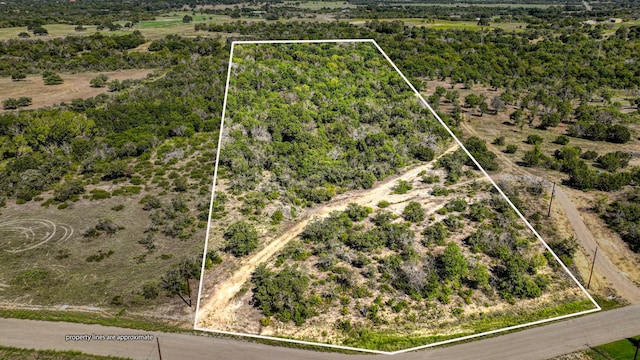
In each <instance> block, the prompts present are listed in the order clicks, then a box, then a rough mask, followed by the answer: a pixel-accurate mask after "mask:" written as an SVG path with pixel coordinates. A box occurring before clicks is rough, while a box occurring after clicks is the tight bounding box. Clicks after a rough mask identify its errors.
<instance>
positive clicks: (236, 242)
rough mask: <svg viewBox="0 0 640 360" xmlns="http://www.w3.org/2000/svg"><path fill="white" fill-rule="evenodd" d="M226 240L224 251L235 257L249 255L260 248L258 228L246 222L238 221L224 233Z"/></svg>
mask: <svg viewBox="0 0 640 360" xmlns="http://www.w3.org/2000/svg"><path fill="white" fill-rule="evenodd" d="M224 238H225V239H226V243H225V248H224V251H226V252H228V253H230V254H231V255H233V256H235V257H240V256H245V255H248V254H249V253H250V252H251V251H253V250H254V249H255V248H256V247H258V232H257V231H256V228H255V227H254V226H253V225H251V224H249V223H247V222H244V221H238V222H236V223H234V224H232V225H231V226H229V228H228V229H227V231H225V233H224Z"/></svg>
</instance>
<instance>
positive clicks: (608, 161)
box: [596, 151, 631, 172]
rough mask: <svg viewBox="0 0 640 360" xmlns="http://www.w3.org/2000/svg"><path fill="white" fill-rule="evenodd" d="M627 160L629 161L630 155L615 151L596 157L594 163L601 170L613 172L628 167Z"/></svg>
mask: <svg viewBox="0 0 640 360" xmlns="http://www.w3.org/2000/svg"><path fill="white" fill-rule="evenodd" d="M629 160H631V154H629V153H626V152H624V151H616V152H612V153H607V154H605V155H602V156H600V157H598V159H597V160H596V162H597V163H598V164H599V165H600V167H601V168H603V169H605V170H607V171H610V172H614V171H616V170H618V169H620V168H625V167H627V166H628V165H629Z"/></svg>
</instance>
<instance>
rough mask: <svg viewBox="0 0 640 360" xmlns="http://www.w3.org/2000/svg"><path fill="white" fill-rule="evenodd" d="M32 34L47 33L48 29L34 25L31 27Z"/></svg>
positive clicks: (41, 34) (40, 34)
mask: <svg viewBox="0 0 640 360" xmlns="http://www.w3.org/2000/svg"><path fill="white" fill-rule="evenodd" d="M33 34H34V35H39V36H43V35H48V34H49V31H48V30H47V29H45V28H43V27H42V26H38V27H35V28H34V29H33Z"/></svg>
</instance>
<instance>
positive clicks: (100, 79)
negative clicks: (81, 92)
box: [89, 74, 108, 88]
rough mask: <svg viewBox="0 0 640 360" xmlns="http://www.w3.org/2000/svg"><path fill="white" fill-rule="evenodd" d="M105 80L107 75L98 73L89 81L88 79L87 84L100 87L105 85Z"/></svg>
mask: <svg viewBox="0 0 640 360" xmlns="http://www.w3.org/2000/svg"><path fill="white" fill-rule="evenodd" d="M107 80H108V77H107V75H105V74H100V75H98V76H96V77H94V78H93V79H91V81H89V84H90V85H91V87H95V88H101V87H105V86H106V85H107Z"/></svg>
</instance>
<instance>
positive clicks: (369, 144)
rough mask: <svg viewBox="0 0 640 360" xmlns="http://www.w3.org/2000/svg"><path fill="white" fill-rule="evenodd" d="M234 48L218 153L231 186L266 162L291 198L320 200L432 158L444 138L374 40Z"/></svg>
mask: <svg viewBox="0 0 640 360" xmlns="http://www.w3.org/2000/svg"><path fill="white" fill-rule="evenodd" d="M234 55H235V59H234V61H235V62H237V63H238V68H237V69H238V70H236V71H235V72H234V73H233V74H232V80H231V83H230V91H229V103H228V113H227V114H228V115H227V116H228V118H227V119H225V134H224V137H225V138H226V139H228V140H227V141H226V142H225V145H224V147H223V148H222V149H221V155H220V156H221V157H220V164H221V165H223V166H224V167H225V168H226V169H228V174H229V177H230V180H231V189H232V190H233V191H236V192H239V191H245V190H253V189H255V187H256V185H257V184H258V183H259V181H260V179H261V178H262V173H263V171H269V172H271V173H272V174H273V175H274V181H273V184H272V186H276V188H275V189H280V190H276V191H279V192H281V194H282V195H286V196H287V197H290V198H292V199H291V200H295V199H296V198H302V199H304V200H305V201H310V202H320V201H326V200H329V199H330V198H331V197H332V196H333V195H335V194H336V192H337V189H338V187H344V188H347V189H354V188H370V187H371V186H372V185H373V182H374V181H375V180H380V179H383V178H385V177H386V176H388V175H389V174H392V173H394V172H395V171H396V170H397V169H398V168H400V167H402V166H405V165H407V164H409V163H411V162H412V161H414V160H422V161H424V160H431V159H432V158H433V156H434V154H435V151H436V150H437V149H438V147H439V145H440V143H441V142H442V141H443V139H446V138H448V136H447V135H446V134H445V132H444V129H443V128H442V126H440V125H439V124H438V123H437V122H436V121H434V119H433V118H432V117H430V116H429V114H428V112H427V111H426V110H425V109H421V108H420V107H419V105H418V104H417V103H416V102H415V100H414V97H413V95H412V94H411V92H410V91H408V90H409V89H408V88H407V87H406V84H405V83H404V82H403V80H402V79H401V77H400V76H398V74H397V73H396V72H394V71H393V69H392V68H391V67H390V66H389V65H388V63H386V62H385V61H384V59H383V58H382V57H381V56H379V54H377V50H376V49H375V47H373V46H371V45H370V44H357V45H350V46H346V45H342V46H336V45H333V44H332V45H315V44H313V45H309V44H303V45H300V44H293V45H266V46H265V45H261V46H260V48H258V47H257V46H251V45H242V46H238V47H237V48H236V54H234ZM329 99H335V100H329ZM337 99H340V100H337ZM374 99H375V104H374V103H373V102H372V101H374ZM272 191H273V189H272Z"/></svg>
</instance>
